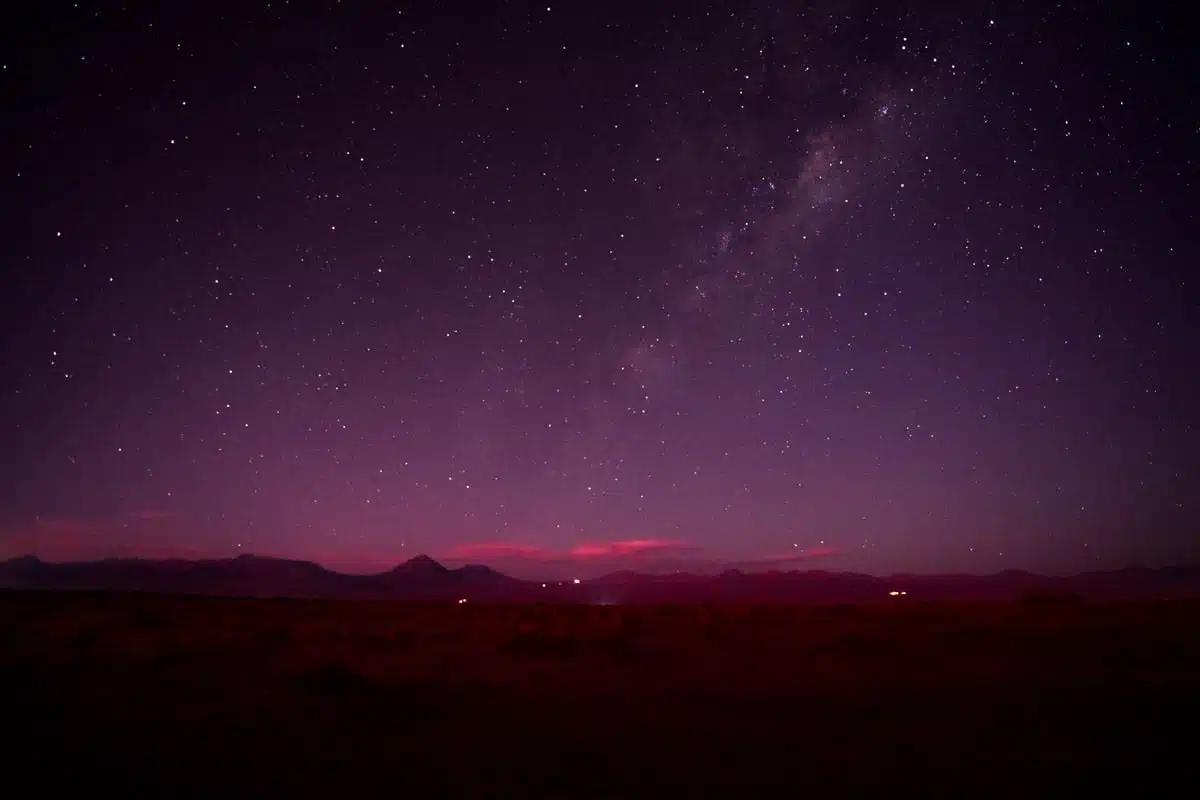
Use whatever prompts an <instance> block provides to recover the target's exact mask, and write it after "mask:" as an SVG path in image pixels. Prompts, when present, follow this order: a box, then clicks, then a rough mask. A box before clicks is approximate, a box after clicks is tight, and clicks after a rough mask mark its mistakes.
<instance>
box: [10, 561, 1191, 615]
mask: <svg viewBox="0 0 1200 800" xmlns="http://www.w3.org/2000/svg"><path fill="white" fill-rule="evenodd" d="M0 589H19V590H60V591H62V590H68V591H70V590H73V591H118V592H147V593H154V594H195V595H210V596H229V597H295V598H324V599H363V600H366V599H371V600H421V601H439V602H446V601H456V600H464V601H485V602H535V601H544V602H575V603H603V604H615V603H647V602H653V603H663V602H818V603H819V602H835V603H857V602H872V601H881V602H882V601H889V600H892V599H901V600H1006V599H1017V598H1029V597H1068V596H1078V597H1082V598H1096V599H1107V598H1162V597H1170V598H1185V597H1188V598H1194V597H1200V566H1179V567H1164V568H1159V569H1148V568H1142V567H1131V568H1128V569H1123V570H1116V571H1109V572H1087V573H1081V574H1078V575H1073V576H1068V577H1052V576H1045V575H1036V574H1033V573H1028V572H1018V571H1007V572H1001V573H996V574H993V575H892V576H889V577H880V576H874V575H865V574H860V573H848V572H827V571H823V570H808V571H797V570H793V571H780V570H772V571H768V572H745V571H742V570H739V569H729V570H726V571H724V572H721V573H719V574H715V575H699V574H691V573H687V572H674V573H669V574H645V573H638V572H629V571H622V572H614V573H611V574H608V575H605V576H602V577H599V578H595V579H591V580H585V581H581V582H579V583H576V582H573V581H547V582H544V583H543V582H540V581H527V580H518V579H516V578H512V577H510V576H508V575H504V574H502V573H500V572H497V571H496V570H493V569H491V568H490V567H486V566H482V565H477V564H468V565H464V566H461V567H457V568H449V567H446V566H444V565H442V564H440V563H438V562H437V561H435V560H434V559H432V558H430V557H428V556H424V555H420V556H417V557H415V558H413V559H410V560H409V561H405V562H404V563H402V564H399V565H397V566H396V567H394V568H393V569H391V570H388V571H387V572H381V573H377V574H374V575H347V574H344V573H339V572H334V571H332V570H329V569H326V568H325V567H322V566H320V565H319V564H315V563H312V562H309V561H294V560H289V559H282V558H271V557H265V556H255V555H243V556H238V557H236V558H230V559H212V560H197V561H189V560H181V559H170V560H157V561H156V560H146V559H134V558H128V559H106V560H103V561H88V562H71V563H51V562H46V561H42V560H40V559H38V558H36V557H33V556H23V557H20V558H15V559H12V560H9V561H4V562H0Z"/></svg>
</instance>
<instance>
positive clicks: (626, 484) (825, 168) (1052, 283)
mask: <svg viewBox="0 0 1200 800" xmlns="http://www.w3.org/2000/svg"><path fill="white" fill-rule="evenodd" d="M44 5H45V7H44V8H42V9H41V10H40V11H39V12H38V14H37V15H35V16H33V17H30V18H28V19H27V20H25V21H24V22H22V23H21V24H20V25H16V26H14V27H13V29H12V30H9V31H7V32H6V33H5V34H4V38H5V42H4V50H3V52H4V64H3V73H2V80H3V85H4V88H5V93H6V95H5V96H6V98H7V99H6V103H7V107H8V108H9V109H10V111H9V113H8V114H7V115H6V116H7V117H8V124H6V126H5V133H4V144H5V148H4V149H5V152H6V153H7V154H8V156H9V158H8V159H6V161H5V163H6V166H5V167H4V169H5V173H4V174H5V179H4V181H3V182H2V186H3V198H4V201H5V207H6V208H9V209H13V210H14V211H13V213H10V215H9V216H8V217H7V218H6V219H5V241H6V242H8V243H9V245H10V246H9V255H8V259H7V262H8V264H9V266H10V271H9V274H10V276H11V277H10V279H9V284H8V285H9V290H8V291H7V292H5V309H4V310H5V313H4V323H3V336H4V343H5V348H4V350H5V353H6V358H7V366H8V369H6V370H5V374H4V378H3V382H2V383H0V391H2V392H3V398H4V399H3V406H2V408H0V411H2V419H3V430H4V434H3V442H4V447H3V452H4V456H5V457H4V462H3V463H4V481H3V486H4V489H3V495H2V496H0V556H11V555H19V554H22V553H36V554H39V555H42V556H44V557H47V558H62V559H74V558H93V557H106V556H113V555H140V556H173V555H181V556H227V555H231V554H236V553H242V552H256V553H263V554H275V555H284V556H289V557H296V558H310V559H315V560H318V561H321V562H322V563H325V564H328V565H330V566H334V567H337V568H345V569H372V568H377V567H386V566H388V565H390V564H391V563H393V562H395V561H396V560H399V559H403V558H408V557H411V556H413V555H415V554H416V553H418V552H428V553H430V554H432V555H434V556H437V557H439V558H444V559H446V560H448V561H455V560H486V561H488V562H489V563H493V564H495V565H497V566H500V567H502V568H505V569H510V570H511V571H513V572H516V573H521V574H536V573H539V572H542V573H547V572H549V573H553V572H558V573H560V574H566V575H573V574H585V573H597V572H601V571H604V570H607V569H613V568H617V567H621V566H630V565H633V566H638V567H641V568H646V569H651V568H658V569H668V568H679V567H680V566H681V565H682V566H687V565H692V566H696V565H698V564H718V563H722V564H727V563H731V562H736V563H739V564H759V565H763V566H767V565H781V564H786V565H797V564H799V565H802V566H813V567H816V566H820V567H821V568H826V569H847V570H862V571H868V572H892V571H940V570H966V571H975V572H990V571H996V570H1002V569H1014V568H1018V569H1031V570H1041V571H1073V570H1080V569H1094V568H1110V567H1118V566H1124V565H1126V564H1129V563H1134V562H1141V563H1165V562H1176V561H1182V560H1189V559H1193V558H1195V557H1196V555H1197V553H1196V542H1197V539H1196V536H1195V535H1194V531H1195V528H1194V524H1195V519H1196V517H1195V510H1194V506H1193V503H1194V499H1195V497H1196V485H1197V484H1196V477H1197V475H1196V459H1195V455H1194V454H1195V452H1196V447H1195V445H1196V427H1195V411H1194V408H1193V405H1194V404H1192V403H1190V402H1189V401H1190V398H1191V397H1192V396H1193V393H1192V391H1191V390H1190V382H1191V381H1190V378H1189V377H1188V368H1187V364H1188V363H1189V362H1188V359H1187V354H1188V353H1189V352H1190V351H1191V349H1193V347H1194V345H1195V344H1196V342H1195V338H1196V337H1195V334H1194V328H1195V325H1194V323H1192V322H1191V320H1193V319H1195V318H1196V316H1195V315H1196V313H1197V311H1198V309H1197V308H1196V293H1195V291H1194V279H1193V278H1192V277H1191V275H1190V274H1189V270H1188V267H1190V266H1191V265H1192V264H1195V263H1197V256H1198V255H1200V254H1198V253H1197V247H1196V236H1195V233H1194V231H1195V229H1196V225H1195V209H1196V208H1197V207H1198V204H1197V202H1196V201H1197V197H1196V194H1195V189H1194V186H1193V184H1194V180H1193V178H1194V176H1195V174H1196V164H1195V160H1194V149H1195V148H1194V136H1195V119H1196V115H1195V107H1194V103H1192V101H1191V100H1187V99H1184V98H1182V97H1181V96H1179V95H1177V94H1176V93H1174V92H1173V90H1172V89H1171V87H1172V86H1173V85H1175V84H1176V83H1177V79H1178V75H1179V74H1186V69H1185V68H1184V63H1183V62H1184V53H1186V52H1188V51H1187V49H1186V48H1184V47H1182V46H1181V44H1180V43H1179V42H1175V41H1172V36H1173V31H1175V30H1180V29H1181V26H1182V21H1181V20H1173V19H1170V18H1168V17H1166V16H1161V17H1160V16H1155V15H1154V14H1152V13H1150V12H1148V11H1145V10H1143V11H1140V12H1137V13H1135V11H1133V10H1128V11H1126V10H1119V9H1118V10H1109V11H1096V10H1095V9H1093V8H1091V7H1089V6H1085V5H1082V4H1081V5H1080V6H1079V7H1078V8H1070V7H1059V8H1058V9H1057V10H1055V11H1053V12H1048V11H1043V10H1040V9H1018V10H1013V9H1009V8H1008V7H1007V6H1006V5H1003V4H999V5H986V4H965V5H964V4H957V3H956V4H922V3H917V4H914V5H910V6H907V7H903V8H901V7H896V8H894V9H892V10H889V11H887V12H878V11H874V10H872V9H871V8H870V7H869V6H868V5H865V4H859V3H855V2H820V3H813V4H807V5H805V6H803V7H794V5H793V4H769V3H768V4H761V5H757V6H754V7H751V6H749V5H746V4H737V3H730V4H707V5H701V4H692V3H678V4H663V3H643V4H639V5H631V6H627V7H626V6H622V5H604V6H603V7H589V8H586V9H584V8H574V7H567V6H563V7H559V6H551V7H547V6H545V5H544V4H543V5H534V4H521V3H509V4H505V5H504V6H503V10H491V11H480V12H479V13H477V14H472V15H470V19H467V18H466V17H463V16H461V15H459V14H457V13H451V12H450V11H445V12H442V11H437V10H434V9H432V8H427V9H421V8H407V7H406V8H403V9H400V10H397V9H395V8H391V9H389V8H384V7H382V6H380V7H373V8H370V9H363V8H361V7H353V8H347V7H345V4H341V5H339V4H330V5H329V6H328V7H326V8H324V9H323V10H318V9H316V8H315V7H314V8H312V9H309V10H301V9H293V8H291V7H289V6H286V5H284V6H281V5H279V4H274V3H272V4H266V3H263V4H259V5H257V6H255V7H254V8H253V9H248V8H247V7H244V6H242V5H238V4H229V5H227V6H222V4H216V5H213V6H205V7H204V8H203V10H196V11H190V10H181V9H178V8H167V7H162V8H160V7H157V6H156V5H155V4H149V3H145V4H142V3H135V4H132V5H126V6H106V5H103V4H89V3H81V4H68V3H64V4H57V3H48V4H44ZM481 8H482V7H481ZM1156 13H1157V12H1156ZM1164 13H1165V12H1164Z"/></svg>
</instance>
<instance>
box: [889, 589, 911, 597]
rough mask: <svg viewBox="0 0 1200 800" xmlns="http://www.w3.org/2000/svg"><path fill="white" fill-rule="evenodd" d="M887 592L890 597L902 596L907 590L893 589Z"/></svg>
mask: <svg viewBox="0 0 1200 800" xmlns="http://www.w3.org/2000/svg"><path fill="white" fill-rule="evenodd" d="M888 594H890V595H891V596H892V597H903V596H904V595H906V594H908V592H898V591H896V590H895V589H893V590H892V591H890V592H888Z"/></svg>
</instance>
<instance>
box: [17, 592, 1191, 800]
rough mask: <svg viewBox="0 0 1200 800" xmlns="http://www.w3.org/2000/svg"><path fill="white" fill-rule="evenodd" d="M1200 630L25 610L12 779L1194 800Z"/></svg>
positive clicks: (101, 599)
mask: <svg viewBox="0 0 1200 800" xmlns="http://www.w3.org/2000/svg"><path fill="white" fill-rule="evenodd" d="M1198 612H1200V603H1195V602H1184V601H1175V602H1168V601H1163V602H1143V603H1104V604H1100V603H1086V602H1070V601H1045V602H1029V603H1007V604H1000V603H997V604H987V605H966V604H948V603H947V604H912V605H905V604H899V603H897V604H894V605H881V606H859V607H849V606H827V607H820V606H811V607H798V606H765V605H764V606H746V607H734V606H715V607H705V606H647V607H619V606H608V607H602V606H475V605H471V604H467V605H448V606H433V605H428V606H419V605H402V604H386V603H356V602H341V603H339V602H308V601H296V600H279V601H270V600H222V599H199V598H164V597H145V596H128V595H127V596H117V595H112V596H104V595H90V594H75V595H72V594H51V593H46V594H36V593H30V594H25V593H5V594H0V712H2V713H3V720H4V723H5V725H6V727H7V728H8V729H9V731H10V733H11V734H13V735H11V736H9V737H7V738H9V739H10V741H11V740H15V741H16V744H15V745H14V744H11V743H10V744H8V745H6V746H5V749H6V753H5V755H6V761H7V763H8V767H7V772H6V783H8V785H10V786H12V785H25V786H29V787H37V788H38V789H39V794H40V793H41V792H52V791H57V790H60V789H70V790H76V791H78V790H89V794H95V793H96V792H98V791H100V790H116V791H119V792H134V793H137V794H139V795H154V796H212V797H218V796H219V797H231V796H252V795H253V796H260V797H261V796H280V797H285V796H323V797H333V796H339V797H341V796H344V797H352V796H359V795H371V796H383V795H388V796H404V795H406V794H411V795H412V796H429V797H440V796H447V795H454V796H493V797H514V798H521V797H531V796H566V797H629V796H655V797H695V796H717V797H761V796H767V795H768V793H770V796H772V797H775V796H785V793H786V795H787V796H797V797H799V796H805V795H809V796H811V793H812V792H813V791H815V790H820V791H822V792H825V793H829V792H832V793H834V794H836V795H839V796H842V795H862V794H865V793H867V792H871V793H875V792H880V793H886V794H889V795H892V796H896V795H897V794H900V795H908V796H912V795H920V796H929V795H938V796H955V797H977V796H980V795H1004V796H1016V795H1021V796H1050V795H1055V796H1059V795H1060V794H1061V792H1062V791H1063V790H1067V789H1070V788H1072V787H1075V788H1079V787H1084V786H1086V787H1088V788H1089V789H1090V788H1096V787H1103V786H1104V785H1105V784H1106V783H1107V782H1108V781H1110V780H1115V779H1122V780H1123V781H1124V779H1132V780H1133V781H1134V782H1133V783H1130V784H1128V786H1129V788H1130V790H1131V791H1134V792H1136V793H1137V796H1151V795H1150V794H1146V793H1147V792H1152V795H1153V796H1155V797H1163V796H1180V797H1184V796H1194V795H1195V792H1196V789H1197V788H1198V786H1200V782H1198V780H1197V774H1198V773H1197V771H1196V764H1195V761H1194V759H1195V758H1196V755H1195V753H1196V749H1195V741H1196V740H1197V736H1196V735H1195V733H1194V731H1195V730H1196V728H1197V726H1200V719H1198V718H1197V711H1198V710H1200V613H1198ZM26 776H28V781H29V782H28V783H26V782H25V781H26ZM1123 785H1124V783H1123ZM1110 788H1111V787H1110ZM13 796H16V795H13Z"/></svg>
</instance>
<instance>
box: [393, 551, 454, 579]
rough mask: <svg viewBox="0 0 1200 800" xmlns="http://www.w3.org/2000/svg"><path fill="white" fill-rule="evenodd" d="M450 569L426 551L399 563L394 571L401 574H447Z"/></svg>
mask: <svg viewBox="0 0 1200 800" xmlns="http://www.w3.org/2000/svg"><path fill="white" fill-rule="evenodd" d="M449 571H450V570H449V569H448V568H447V567H445V566H443V565H442V564H439V563H438V562H437V561H434V560H433V559H432V558H430V557H429V556H427V555H425V554H424V553H422V554H420V555H417V556H413V557H412V558H410V559H409V560H408V561H405V562H404V563H403V564H397V565H396V566H395V567H394V568H393V569H392V573H394V574H401V575H445V574H446V573H448V572H449Z"/></svg>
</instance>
